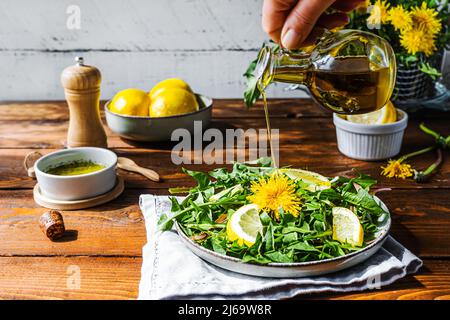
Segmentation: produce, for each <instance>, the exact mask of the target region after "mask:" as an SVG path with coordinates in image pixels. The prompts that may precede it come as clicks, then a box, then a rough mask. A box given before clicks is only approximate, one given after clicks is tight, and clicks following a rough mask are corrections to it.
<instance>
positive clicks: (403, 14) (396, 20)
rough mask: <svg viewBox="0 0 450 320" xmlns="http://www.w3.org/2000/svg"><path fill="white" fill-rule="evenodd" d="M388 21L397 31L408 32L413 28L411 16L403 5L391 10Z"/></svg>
mask: <svg viewBox="0 0 450 320" xmlns="http://www.w3.org/2000/svg"><path fill="white" fill-rule="evenodd" d="M388 20H389V21H390V23H391V24H392V26H393V27H394V29H395V30H401V31H406V30H410V29H411V28H412V17H411V14H410V13H409V12H408V11H406V10H405V8H403V6H401V5H398V6H396V7H393V8H391V9H390V10H389V12H388Z"/></svg>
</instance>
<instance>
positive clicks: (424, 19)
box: [411, 2, 442, 35]
mask: <svg viewBox="0 0 450 320" xmlns="http://www.w3.org/2000/svg"><path fill="white" fill-rule="evenodd" d="M437 15H438V12H437V11H436V10H435V9H433V8H428V7H427V3H426V2H422V6H421V7H414V8H412V9H411V17H412V19H413V22H414V23H415V24H416V25H418V26H419V27H420V28H422V29H423V30H424V31H425V32H427V33H428V34H430V35H436V34H438V33H439V31H441V29H442V25H441V21H440V20H439V19H438V18H437Z"/></svg>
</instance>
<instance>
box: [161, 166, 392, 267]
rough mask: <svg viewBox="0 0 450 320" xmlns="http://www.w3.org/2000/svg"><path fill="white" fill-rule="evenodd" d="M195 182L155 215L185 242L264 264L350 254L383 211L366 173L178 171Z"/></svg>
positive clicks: (176, 191) (364, 242)
mask: <svg viewBox="0 0 450 320" xmlns="http://www.w3.org/2000/svg"><path fill="white" fill-rule="evenodd" d="M184 172H185V173H187V174H188V175H190V176H191V177H192V178H193V179H195V180H196V182H197V186H196V187H193V188H175V189H170V191H171V193H172V194H181V193H187V195H186V197H184V199H183V200H182V201H180V200H177V199H179V198H178V197H174V196H173V197H170V199H171V203H172V207H171V212H168V213H165V214H163V215H162V216H161V219H160V220H159V223H158V225H159V229H160V230H162V231H166V230H170V229H171V228H172V226H173V224H174V222H175V221H176V222H177V223H178V226H179V229H180V230H181V231H182V232H184V233H185V235H186V236H187V237H189V238H190V239H191V240H192V241H194V242H195V243H197V244H198V245H201V246H203V247H204V248H206V249H209V250H212V251H214V252H216V253H219V254H223V255H227V256H231V257H235V258H239V259H241V260H242V261H243V262H250V263H257V264H268V263H273V262H278V263H291V262H306V261H316V260H323V259H329V258H334V257H339V256H344V255H346V254H349V253H352V252H355V251H358V250H360V249H362V248H364V247H365V246H367V245H368V244H369V243H370V242H371V241H372V240H374V239H375V238H376V232H377V230H378V226H379V225H380V224H382V223H383V222H384V221H385V219H387V218H388V213H387V212H385V210H383V208H382V207H381V206H380V205H379V203H378V202H377V201H376V200H375V199H374V197H373V196H372V195H371V194H370V192H369V190H370V188H371V187H372V186H373V185H374V184H375V183H376V181H375V180H374V179H372V178H371V177H369V176H367V175H364V174H358V176H357V177H356V178H346V177H335V178H333V179H328V178H326V177H324V176H322V175H320V174H317V173H314V172H310V171H306V170H300V169H291V168H281V169H278V168H272V167H270V160H267V159H260V160H258V161H257V162H256V165H249V164H242V163H235V164H234V165H233V167H232V169H231V171H229V170H227V169H226V168H220V169H215V170H213V171H211V172H209V173H204V172H196V171H189V170H185V169H184Z"/></svg>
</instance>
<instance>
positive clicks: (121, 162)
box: [117, 157, 159, 181]
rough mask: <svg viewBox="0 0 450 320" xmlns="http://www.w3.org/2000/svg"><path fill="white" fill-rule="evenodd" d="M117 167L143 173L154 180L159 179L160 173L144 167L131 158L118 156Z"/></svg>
mask: <svg viewBox="0 0 450 320" xmlns="http://www.w3.org/2000/svg"><path fill="white" fill-rule="evenodd" d="M117 167H118V168H119V169H122V170H126V171H131V172H136V173H140V174H142V175H143V176H144V177H146V178H148V179H150V180H152V181H159V174H158V173H157V172H156V171H153V170H152V169H147V168H144V167H140V166H138V165H137V164H136V162H134V161H133V160H131V159H128V158H123V157H118V158H117Z"/></svg>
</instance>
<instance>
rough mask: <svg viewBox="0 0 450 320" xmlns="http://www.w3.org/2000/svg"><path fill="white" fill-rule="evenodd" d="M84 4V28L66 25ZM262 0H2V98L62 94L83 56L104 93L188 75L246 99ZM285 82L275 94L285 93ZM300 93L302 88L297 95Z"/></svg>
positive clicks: (203, 89)
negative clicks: (65, 76) (67, 73)
mask: <svg viewBox="0 0 450 320" xmlns="http://www.w3.org/2000/svg"><path fill="white" fill-rule="evenodd" d="M71 5H76V6H78V7H79V9H80V18H81V19H80V29H69V28H68V27H67V22H68V20H69V22H73V20H70V18H71V17H74V16H73V12H70V13H67V10H68V8H70V6H71ZM261 5H262V0H0V100H46V99H49V100H52V99H63V97H64V93H63V89H62V87H61V85H60V82H59V76H60V74H61V71H62V70H63V69H64V68H65V67H66V66H68V65H70V64H72V63H73V58H74V57H75V56H77V55H82V56H83V57H84V58H85V61H86V63H87V64H92V65H95V66H97V67H98V68H100V70H101V71H102V74H103V82H102V98H104V99H107V98H110V97H111V96H113V95H114V93H115V92H117V91H118V90H121V89H124V88H128V87H137V88H142V89H144V90H149V89H150V88H151V86H153V85H154V84H155V83H156V82H158V81H159V80H162V79H164V78H168V77H181V78H183V79H185V80H186V81H188V82H189V83H190V84H191V86H192V87H193V88H194V90H195V91H197V92H200V93H203V94H206V95H210V96H212V97H241V96H242V91H243V89H244V81H243V78H242V76H241V75H242V73H243V72H244V71H245V68H246V66H247V64H248V63H249V61H250V60H252V59H253V58H254V57H255V55H256V52H257V50H258V49H259V47H260V45H261V43H262V41H263V40H264V39H265V35H264V33H263V32H262V30H261V23H260V19H261ZM283 88H284V86H278V87H275V88H274V89H273V90H272V93H271V96H278V97H279V96H286V95H290V96H292V95H293V94H292V93H291V94H286V93H285V92H283ZM294 95H295V96H301V95H302V93H301V92H300V93H298V92H297V93H295V94H294Z"/></svg>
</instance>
